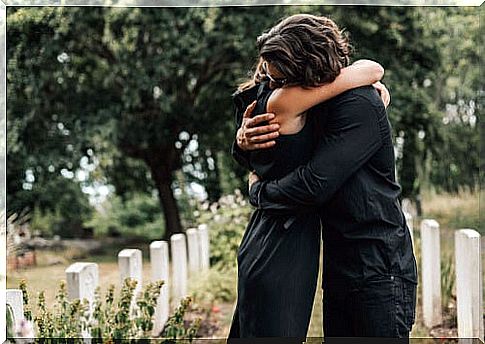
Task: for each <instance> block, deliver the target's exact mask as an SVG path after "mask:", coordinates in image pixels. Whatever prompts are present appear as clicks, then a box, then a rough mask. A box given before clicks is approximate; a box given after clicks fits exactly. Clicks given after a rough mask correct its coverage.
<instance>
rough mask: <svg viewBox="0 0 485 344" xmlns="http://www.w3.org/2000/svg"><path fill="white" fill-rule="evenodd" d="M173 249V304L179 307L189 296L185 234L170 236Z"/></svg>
mask: <svg viewBox="0 0 485 344" xmlns="http://www.w3.org/2000/svg"><path fill="white" fill-rule="evenodd" d="M170 244H171V251H172V304H173V307H174V308H175V307H178V305H179V304H180V301H181V300H182V299H183V298H184V297H185V296H187V245H186V242H185V235H184V234H182V233H177V234H173V235H172V236H171V237H170Z"/></svg>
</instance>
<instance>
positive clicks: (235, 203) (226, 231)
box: [198, 190, 252, 271]
mask: <svg viewBox="0 0 485 344" xmlns="http://www.w3.org/2000/svg"><path fill="white" fill-rule="evenodd" d="M198 212H199V217H198V223H199V224H207V225H208V226H210V231H209V233H210V253H211V257H210V265H211V266H213V267H215V268H217V269H219V270H221V271H225V270H228V269H229V270H231V269H235V267H236V264H237V252H238V248H239V244H240V243H241V240H242V236H243V234H244V229H245V228H246V226H247V224H248V223H249V217H250V214H251V212H252V209H251V206H250V205H249V204H248V203H247V202H246V201H245V200H244V198H243V196H242V194H241V192H240V191H239V190H236V191H235V194H232V195H226V196H223V197H221V198H220V199H219V201H218V202H214V203H212V204H211V205H209V203H207V202H206V203H203V204H201V205H200V208H199V211H198Z"/></svg>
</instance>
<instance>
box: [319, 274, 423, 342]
mask: <svg viewBox="0 0 485 344" xmlns="http://www.w3.org/2000/svg"><path fill="white" fill-rule="evenodd" d="M327 278H328V280H329V281H332V279H331V277H327ZM415 308H416V284H415V283H412V282H410V281H408V280H405V279H402V278H400V277H397V276H390V277H386V278H384V277H383V278H381V279H379V280H374V281H369V282H366V283H363V284H362V285H361V286H359V287H355V286H349V285H338V284H332V283H328V284H326V285H325V287H324V293H323V313H324V321H323V331H324V336H325V338H326V339H327V338H331V337H386V338H409V332H410V331H411V327H412V325H413V324H414V320H415Z"/></svg>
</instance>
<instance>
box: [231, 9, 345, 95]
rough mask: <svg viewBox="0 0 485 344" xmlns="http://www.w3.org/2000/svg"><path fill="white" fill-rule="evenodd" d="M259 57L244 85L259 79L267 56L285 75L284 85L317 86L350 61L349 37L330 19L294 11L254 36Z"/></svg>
mask: <svg viewBox="0 0 485 344" xmlns="http://www.w3.org/2000/svg"><path fill="white" fill-rule="evenodd" d="M257 47H258V50H259V61H258V64H257V66H256V70H255V72H254V75H253V78H252V79H251V80H249V81H247V82H245V83H243V84H241V85H240V87H239V88H240V89H242V88H247V87H249V86H250V85H254V83H257V82H259V81H261V79H262V77H264V75H262V74H263V73H264V72H262V70H261V61H262V60H266V61H268V62H269V63H271V64H272V65H273V66H274V67H275V68H277V69H278V70H279V71H280V72H281V73H282V74H283V75H284V76H285V77H286V78H287V83H286V85H302V86H304V87H305V86H309V87H311V86H318V85H321V84H324V83H328V82H332V81H334V80H335V78H336V77H337V76H338V75H339V74H340V70H341V69H342V68H344V67H346V66H348V65H349V64H350V52H351V47H350V44H349V40H348V37H347V36H346V34H345V33H344V32H343V30H340V29H339V28H338V26H337V25H336V24H335V22H333V21H332V20H331V19H329V18H327V17H324V16H315V15H311V14H296V15H293V16H290V17H287V18H285V19H283V20H281V21H280V22H279V23H278V24H277V25H276V26H274V27H273V28H271V30H269V31H268V32H266V33H263V34H262V35H261V36H259V37H258V39H257Z"/></svg>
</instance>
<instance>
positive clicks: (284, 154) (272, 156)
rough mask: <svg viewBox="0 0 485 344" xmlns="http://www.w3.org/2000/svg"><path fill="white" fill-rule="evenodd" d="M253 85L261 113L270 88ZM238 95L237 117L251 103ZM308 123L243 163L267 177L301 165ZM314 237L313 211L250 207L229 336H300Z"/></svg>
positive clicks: (316, 247)
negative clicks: (300, 212)
mask: <svg viewBox="0 0 485 344" xmlns="http://www.w3.org/2000/svg"><path fill="white" fill-rule="evenodd" d="M255 88H256V90H257V94H256V97H257V100H258V102H257V105H256V108H255V109H254V111H253V116H254V115H257V114H261V113H265V112H266V111H265V110H266V103H267V100H268V98H269V96H270V94H271V92H272V90H271V89H270V88H269V86H268V84H267V83H266V82H263V83H261V84H259V85H257V86H255ZM253 91H254V89H253ZM249 92H251V91H249ZM247 94H248V93H247V92H246V97H247ZM243 96H244V95H242V96H240V97H239V98H238V96H237V95H236V96H235V102H236V106H237V111H238V112H237V114H239V116H242V113H243V112H244V109H245V106H246V105H247V104H249V103H250V102H251V99H246V101H241V98H242V97H243ZM237 100H239V102H238V101H237ZM307 117H309V116H307ZM239 122H240V121H239ZM309 122H310V121H309V120H308V118H307V120H306V122H305V126H304V127H303V128H302V129H301V130H300V131H299V132H298V133H296V134H290V135H280V136H279V137H278V138H277V139H276V145H275V146H273V147H272V148H269V149H264V150H258V151H252V152H251V153H250V154H249V157H248V158H249V159H248V161H246V162H245V163H246V164H245V165H246V166H247V165H248V163H249V166H247V167H250V168H252V169H254V170H255V171H256V173H257V174H258V175H259V176H260V177H262V178H263V179H268V180H269V179H278V178H281V177H283V176H285V175H286V174H288V173H289V172H291V171H292V170H294V169H295V168H296V167H298V166H300V165H303V164H306V163H307V162H308V161H309V159H310V158H311V156H312V153H313V150H314V144H315V140H314V135H313V131H312V125H311V124H310V123H309ZM241 163H242V162H241ZM320 238H321V227H320V218H319V216H318V215H317V214H316V212H309V213H306V214H304V215H296V214H295V216H292V215H291V216H290V215H281V214H277V213H275V212H271V211H266V210H259V209H256V210H255V211H254V212H253V214H252V216H251V219H250V221H249V224H248V226H247V228H246V231H245V233H244V236H243V239H242V241H241V244H240V247H239V250H238V257H237V262H238V299H237V306H236V310H235V313H234V316H233V320H232V324H231V329H230V333H229V338H248V337H298V338H304V337H306V334H307V330H308V325H309V322H310V316H311V313H312V306H313V300H314V297H315V291H316V286H317V277H318V268H319V257H320ZM228 342H230V340H229V341H228Z"/></svg>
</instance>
